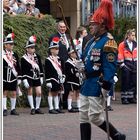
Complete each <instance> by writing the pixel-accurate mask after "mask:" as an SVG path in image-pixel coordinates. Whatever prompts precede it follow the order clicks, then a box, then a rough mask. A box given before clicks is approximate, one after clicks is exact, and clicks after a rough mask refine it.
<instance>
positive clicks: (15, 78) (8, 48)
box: [3, 33, 21, 116]
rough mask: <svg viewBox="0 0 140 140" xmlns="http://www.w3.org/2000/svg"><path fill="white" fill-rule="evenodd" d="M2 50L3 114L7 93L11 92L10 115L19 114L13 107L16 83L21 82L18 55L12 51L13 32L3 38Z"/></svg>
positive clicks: (5, 109) (6, 113) (5, 113)
mask: <svg viewBox="0 0 140 140" xmlns="http://www.w3.org/2000/svg"><path fill="white" fill-rule="evenodd" d="M3 44H4V50H3V116H7V115H8V112H7V94H8V92H10V93H11V98H10V100H11V113H10V114H11V115H19V114H18V113H17V111H16V109H15V106H16V90H17V85H20V83H21V72H20V65H19V58H18V55H17V54H16V53H15V52H13V46H14V33H10V34H8V35H7V36H6V37H5V39H4V42H3Z"/></svg>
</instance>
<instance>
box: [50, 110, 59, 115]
mask: <svg viewBox="0 0 140 140" xmlns="http://www.w3.org/2000/svg"><path fill="white" fill-rule="evenodd" d="M49 113H50V114H58V112H57V111H55V110H54V109H52V110H49Z"/></svg>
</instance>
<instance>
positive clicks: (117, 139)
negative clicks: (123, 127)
mask: <svg viewBox="0 0 140 140" xmlns="http://www.w3.org/2000/svg"><path fill="white" fill-rule="evenodd" d="M99 127H100V128H101V129H102V130H104V131H105V132H107V128H106V122H105V121H104V122H103V124H101V125H100V126H99ZM109 133H110V137H111V138H112V140H125V138H126V136H125V135H124V134H121V133H120V132H118V130H117V129H116V128H115V127H114V126H113V125H112V124H111V123H109Z"/></svg>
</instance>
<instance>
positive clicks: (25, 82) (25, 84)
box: [23, 79, 30, 88]
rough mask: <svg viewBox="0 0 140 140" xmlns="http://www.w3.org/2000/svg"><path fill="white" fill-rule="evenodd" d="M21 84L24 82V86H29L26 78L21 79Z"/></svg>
mask: <svg viewBox="0 0 140 140" xmlns="http://www.w3.org/2000/svg"><path fill="white" fill-rule="evenodd" d="M23 84H24V86H25V88H29V87H30V86H29V83H28V81H27V79H24V80H23Z"/></svg>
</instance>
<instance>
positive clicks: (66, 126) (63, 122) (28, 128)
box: [3, 99, 137, 140]
mask: <svg viewBox="0 0 140 140" xmlns="http://www.w3.org/2000/svg"><path fill="white" fill-rule="evenodd" d="M136 106H137V105H136V104H129V105H122V104H121V102H120V99H117V101H112V107H113V109H114V111H110V112H109V120H110V121H111V122H112V124H114V125H115V126H116V127H117V128H118V130H120V131H121V132H122V133H125V134H126V136H127V138H126V140H136V139H137V134H136V133H137V122H136V121H137V118H136V117H137V114H136V113H137V109H136ZM42 110H43V111H44V112H45V114H44V115H30V108H18V109H17V111H18V112H19V113H20V115H19V116H11V115H8V116H6V117H4V118H3V121H4V123H3V140H80V129H79V113H68V112H67V110H65V111H66V113H65V114H48V110H47V108H43V109H42ZM106 139H107V135H106V133H104V132H103V131H102V130H100V129H99V128H98V127H96V126H94V125H93V126H92V140H106Z"/></svg>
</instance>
